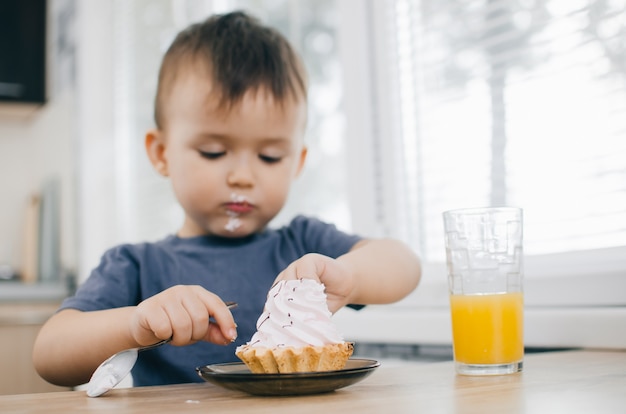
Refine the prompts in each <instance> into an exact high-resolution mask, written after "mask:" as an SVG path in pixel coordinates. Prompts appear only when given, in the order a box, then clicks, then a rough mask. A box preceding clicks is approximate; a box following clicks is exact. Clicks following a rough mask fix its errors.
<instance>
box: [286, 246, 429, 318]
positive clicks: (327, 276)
mask: <svg viewBox="0 0 626 414" xmlns="http://www.w3.org/2000/svg"><path fill="white" fill-rule="evenodd" d="M420 277H421V267H420V262H419V259H418V257H417V256H416V255H415V254H414V253H413V252H412V251H411V250H410V249H409V248H408V247H407V246H406V245H405V244H404V243H401V242H399V241H396V240H391V239H370V240H362V241H360V242H358V243H357V244H355V245H354V247H353V248H352V249H351V250H350V251H349V252H348V253H346V254H344V255H343V256H340V257H338V258H337V259H332V258H330V257H327V256H323V255H320V254H307V255H305V256H303V257H302V258H300V259H298V260H296V261H295V262H293V263H292V264H290V265H289V267H288V268H287V269H285V270H284V271H283V272H282V273H281V274H280V275H278V277H277V279H298V278H309V279H319V280H320V281H321V282H322V283H324V284H325V285H326V294H327V296H328V306H329V309H330V311H331V312H336V311H337V310H338V309H339V308H341V307H342V306H344V305H347V304H349V303H352V304H376V303H391V302H395V301H398V300H400V299H402V298H403V297H405V296H406V295H408V294H409V293H411V292H412V291H413V289H415V287H416V286H417V284H418V283H419V280H420Z"/></svg>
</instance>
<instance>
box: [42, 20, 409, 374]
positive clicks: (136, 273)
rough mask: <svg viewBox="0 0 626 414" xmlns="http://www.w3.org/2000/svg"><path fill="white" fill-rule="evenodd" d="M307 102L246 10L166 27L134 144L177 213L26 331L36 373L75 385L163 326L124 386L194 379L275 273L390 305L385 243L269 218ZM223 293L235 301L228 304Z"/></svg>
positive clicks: (389, 255) (337, 300)
mask: <svg viewBox="0 0 626 414" xmlns="http://www.w3.org/2000/svg"><path fill="white" fill-rule="evenodd" d="M306 99H307V86H306V80H305V73H304V69H303V68H302V65H301V63H300V61H299V59H298V58H297V56H296V54H295V53H294V51H293V50H292V48H291V47H290V45H289V44H288V42H287V41H286V40H285V39H284V38H283V37H282V36H281V35H280V34H279V33H278V32H276V31H275V30H273V29H270V28H268V27H265V26H262V25H261V24H260V23H259V22H258V21H257V20H255V19H253V18H251V17H249V16H248V15H246V14H244V13H241V12H235V13H230V14H226V15H220V16H213V17H211V18H209V19H208V20H206V21H204V22H202V23H199V24H196V25H192V26H190V27H189V28H188V29H186V30H184V31H183V32H181V33H180V34H179V35H178V37H177V38H176V39H175V40H174V42H173V44H172V45H171V46H170V48H169V49H168V51H167V53H166V54H165V56H164V58H163V62H162V65H161V70H160V74H159V83H158V90H157V97H156V104H155V107H156V109H155V118H156V128H155V129H154V130H151V131H149V132H148V133H147V134H146V138H145V146H146V151H147V154H148V157H149V158H150V161H151V162H152V165H153V166H154V168H155V169H156V171H157V172H158V173H160V174H161V175H163V176H165V177H169V179H170V180H171V184H172V187H173V191H174V193H175V195H176V198H177V200H178V202H179V203H180V205H181V206H182V208H183V209H184V212H185V219H184V222H183V223H182V226H181V228H180V229H179V230H178V232H177V233H176V235H172V236H169V237H167V238H165V239H164V240H161V241H159V242H156V243H143V244H136V245H122V246H118V247H115V248H113V249H111V250H109V251H108V252H106V253H105V254H104V256H103V258H102V261H101V263H100V265H99V266H98V267H97V268H96V269H94V270H93V272H92V274H91V275H90V277H89V278H88V279H87V280H86V281H85V283H84V284H82V285H81V286H80V288H79V289H78V291H77V293H76V295H75V296H74V297H71V298H68V299H66V300H65V301H64V303H63V304H62V306H61V310H60V311H59V312H58V313H56V314H55V315H54V316H53V317H52V318H50V320H49V321H48V322H47V323H46V324H45V325H44V327H43V328H42V330H41V332H40V334H39V336H38V338H37V341H36V344H35V348H34V352H33V360H34V364H35V367H36V369H37V371H38V372H39V374H40V375H41V376H42V377H43V378H45V379H46V380H48V381H50V382H52V383H55V384H59V385H66V386H74V385H79V384H82V383H85V382H87V381H88V380H89V378H90V376H91V374H92V373H93V371H94V370H95V368H96V367H97V366H98V365H99V364H100V363H101V362H102V361H103V360H105V359H106V358H107V357H109V356H111V355H112V354H114V353H116V352H118V351H120V350H123V349H126V348H133V347H138V346H144V345H149V344H152V343H155V342H157V341H159V340H161V339H166V338H170V337H172V341H171V343H170V345H166V346H162V347H159V348H157V349H154V350H151V351H146V352H142V353H140V354H139V359H138V361H137V364H136V365H135V368H134V369H133V372H132V374H133V381H134V384H135V385H157V384H171V383H181V382H192V381H201V379H200V378H199V377H198V376H197V374H196V372H195V368H196V367H197V366H201V365H206V364H208V363H220V362H228V361H236V360H237V358H236V356H235V355H234V351H235V348H236V347H237V346H238V345H241V344H243V343H245V342H246V341H248V340H249V339H250V337H251V336H252V334H253V333H254V332H255V330H256V326H255V323H256V320H257V318H258V317H259V315H260V314H261V312H262V311H263V305H264V302H265V299H266V295H267V292H268V290H269V288H270V287H271V286H272V284H273V283H274V282H275V281H276V280H279V279H295V278H312V279H316V280H319V281H321V282H323V283H324V284H325V286H326V293H327V295H328V305H329V308H330V310H331V311H332V312H335V311H337V310H338V309H339V308H341V307H342V306H345V305H348V304H372V303H390V302H393V301H396V300H399V299H401V298H402V297H404V296H406V295H407V294H408V293H409V292H411V291H412V290H413V289H414V288H415V287H416V286H417V283H418V281H419V278H420V265H419V261H418V259H417V257H416V256H415V255H414V254H413V253H412V252H411V250H409V249H408V248H407V247H406V246H404V245H403V244H401V243H399V242H397V241H393V240H366V239H362V238H360V237H358V236H354V235H347V234H344V233H342V232H339V231H338V230H337V229H336V228H335V227H334V226H331V225H329V224H325V223H323V222H321V221H319V220H316V219H313V218H306V217H302V216H299V217H296V218H295V219H294V220H293V221H292V222H291V223H290V224H289V225H287V226H286V227H284V228H281V229H277V230H272V229H268V227H267V225H268V223H269V222H270V220H272V219H273V218H274V217H275V216H276V214H278V212H279V211H280V209H281V208H282V207H283V204H284V203H285V200H286V199H287V194H288V192H289V189H290V186H291V184H292V182H293V181H294V179H295V178H296V177H297V176H298V174H299V173H300V171H301V170H302V167H303V165H304V161H305V158H306V154H307V150H306V147H305V146H304V138H303V135H304V132H305V124H306V109H307V106H306ZM224 301H235V302H237V303H238V307H237V308H236V309H235V310H233V311H232V313H231V311H229V309H228V308H227V307H226V306H225V304H224ZM209 317H213V318H214V319H215V322H209ZM235 319H236V321H237V323H235Z"/></svg>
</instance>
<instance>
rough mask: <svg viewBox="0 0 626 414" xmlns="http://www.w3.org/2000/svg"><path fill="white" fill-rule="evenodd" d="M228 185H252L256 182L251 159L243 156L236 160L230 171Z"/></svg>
mask: <svg viewBox="0 0 626 414" xmlns="http://www.w3.org/2000/svg"><path fill="white" fill-rule="evenodd" d="M227 180H228V185H230V186H236V187H250V186H252V185H253V183H254V174H253V172H252V167H251V165H250V162H249V160H247V159H245V158H243V159H239V160H237V162H235V163H234V164H233V166H232V168H231V170H230V172H229V173H228V179H227Z"/></svg>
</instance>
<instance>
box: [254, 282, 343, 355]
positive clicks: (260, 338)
mask: <svg viewBox="0 0 626 414" xmlns="http://www.w3.org/2000/svg"><path fill="white" fill-rule="evenodd" d="M324 288H325V287H324V285H323V284H321V283H318V282H317V281H315V280H312V279H300V280H281V281H280V282H278V283H277V284H276V285H274V286H273V287H272V289H271V290H270V291H269V293H268V295H267V301H266V303H265V310H264V312H263V314H262V315H261V317H260V318H259V320H258V321H257V332H256V333H255V334H254V335H253V336H252V339H251V340H250V342H248V346H252V347H267V348H276V347H287V346H292V347H296V348H298V347H304V346H309V345H312V346H323V345H326V344H335V343H341V342H344V341H343V338H342V337H341V335H340V334H339V332H338V331H337V328H336V327H335V325H334V324H333V323H332V322H331V320H330V318H331V316H332V314H331V312H330V311H329V310H328V304H327V303H326V293H324Z"/></svg>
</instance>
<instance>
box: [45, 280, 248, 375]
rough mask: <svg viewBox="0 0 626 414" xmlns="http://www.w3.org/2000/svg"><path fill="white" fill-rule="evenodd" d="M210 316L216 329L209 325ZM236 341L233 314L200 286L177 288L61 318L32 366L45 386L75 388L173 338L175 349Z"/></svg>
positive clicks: (48, 329)
mask: <svg viewBox="0 0 626 414" xmlns="http://www.w3.org/2000/svg"><path fill="white" fill-rule="evenodd" d="M209 316H212V317H214V318H215V320H216V322H217V324H214V323H209ZM236 336H237V331H236V325H235V321H234V320H233V317H232V314H231V313H230V311H229V310H228V308H227V307H226V305H225V304H224V302H223V301H222V300H221V299H220V298H219V297H218V296H216V295H215V294H213V293H211V292H209V291H207V290H205V289H203V288H201V287H199V286H174V287H172V288H170V289H167V290H165V291H163V292H161V293H159V294H157V295H155V296H153V297H151V298H149V299H146V300H145V301H143V302H142V303H140V304H139V305H138V306H129V307H123V308H115V309H107V310H102V311H94V312H81V311H78V310H74V309H66V310H63V311H61V312H58V313H57V314H55V315H54V316H53V317H52V318H50V319H49V320H48V321H47V322H46V323H45V325H44V326H43V327H42V329H41V331H40V332H39V335H38V337H37V340H36V341H35V346H34V349H33V363H34V365H35V368H36V369H37V372H38V373H39V375H41V376H42V377H43V378H44V379H46V380H47V381H49V382H51V383H53V384H57V385H64V386H75V385H80V384H84V383H86V382H88V381H89V378H90V377H91V374H92V373H93V372H94V370H95V369H96V368H97V367H98V365H99V364H100V363H101V362H102V361H104V360H105V359H106V358H108V357H109V356H111V355H113V354H114V353H116V352H119V351H121V350H123V349H128V348H134V347H138V346H145V345H150V344H153V343H155V342H158V341H159V340H161V339H167V338H170V337H172V344H173V345H187V344H190V343H193V342H196V341H199V340H207V341H210V342H213V343H216V344H228V343H230V342H231V341H232V340H234V339H235V338H236Z"/></svg>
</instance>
